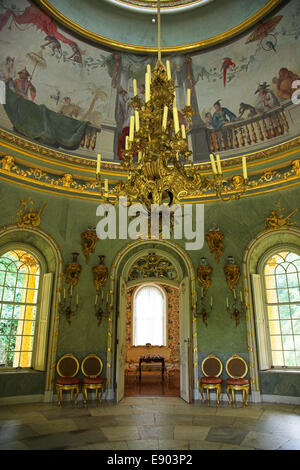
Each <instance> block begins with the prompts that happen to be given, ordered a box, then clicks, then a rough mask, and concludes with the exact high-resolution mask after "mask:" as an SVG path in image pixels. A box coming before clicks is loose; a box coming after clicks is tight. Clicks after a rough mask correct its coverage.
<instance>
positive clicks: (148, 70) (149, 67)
mask: <svg viewBox="0 0 300 470" xmlns="http://www.w3.org/2000/svg"><path fill="white" fill-rule="evenodd" d="M147 73H148V74H149V77H150V78H151V65H150V64H147Z"/></svg>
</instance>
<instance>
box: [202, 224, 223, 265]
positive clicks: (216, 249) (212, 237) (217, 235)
mask: <svg viewBox="0 0 300 470" xmlns="http://www.w3.org/2000/svg"><path fill="white" fill-rule="evenodd" d="M205 239H206V241H207V244H208V246H209V249H210V252H211V253H216V261H217V263H218V262H219V259H220V256H221V254H222V253H223V249H224V234H223V233H222V232H220V229H219V227H218V226H217V225H216V224H213V226H212V228H211V229H209V231H208V233H207V234H206V235H205Z"/></svg>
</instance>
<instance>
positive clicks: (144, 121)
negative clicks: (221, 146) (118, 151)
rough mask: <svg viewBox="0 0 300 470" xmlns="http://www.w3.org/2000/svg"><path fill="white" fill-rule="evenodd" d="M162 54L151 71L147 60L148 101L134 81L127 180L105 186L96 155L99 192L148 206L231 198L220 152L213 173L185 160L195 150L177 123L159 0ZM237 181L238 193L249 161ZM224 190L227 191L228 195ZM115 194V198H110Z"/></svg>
mask: <svg viewBox="0 0 300 470" xmlns="http://www.w3.org/2000/svg"><path fill="white" fill-rule="evenodd" d="M157 18H158V59H157V62H156V65H155V68H154V70H153V72H152V71H151V67H150V65H147V72H146V74H145V100H144V101H142V100H141V98H140V97H139V96H138V92H137V81H136V79H134V80H133V91H134V97H133V99H132V100H131V103H130V105H131V106H132V108H133V110H134V114H133V115H132V116H131V117H130V130H129V136H127V137H126V145H125V149H124V150H123V152H122V157H123V160H122V162H121V164H122V166H123V167H124V168H125V169H126V170H127V172H128V179H127V180H126V181H123V180H122V181H118V182H117V183H116V184H115V185H114V187H113V188H110V191H108V180H104V188H103V187H102V185H101V174H100V168H101V156H100V155H98V160H97V173H96V181H97V186H98V187H99V188H100V194H101V196H103V197H104V198H105V199H106V201H108V200H109V201H110V202H114V200H115V201H116V199H117V198H118V197H120V196H124V197H126V198H127V201H128V202H129V203H132V202H137V201H139V202H141V203H142V204H143V205H144V206H145V208H146V209H147V210H148V211H150V208H151V205H152V204H157V205H158V206H160V205H161V204H168V205H169V206H171V205H172V204H173V203H176V202H178V201H179V200H180V199H183V198H184V197H186V196H188V195H189V194H191V193H195V191H199V190H200V191H201V192H202V190H204V189H205V190H214V191H215V192H216V195H217V196H218V197H220V198H221V199H222V200H229V199H230V197H228V193H227V194H226V187H225V188H224V184H225V183H228V182H227V180H225V179H224V177H223V175H222V170H221V164H220V159H219V156H217V160H216V161H215V159H214V156H213V155H210V159H211V165H212V170H213V175H214V176H213V178H207V177H206V176H203V175H200V173H199V171H197V170H196V169H195V167H194V164H193V163H192V162H190V163H189V165H187V164H186V163H187V162H188V161H189V159H190V157H191V155H192V152H191V151H190V150H189V147H188V141H187V137H186V128H185V125H184V124H181V125H180V124H179V116H178V109H177V104H176V92H175V88H176V87H175V83H174V81H173V79H172V76H171V67H170V62H169V61H166V66H165V65H164V63H163V62H162V60H161V46H160V30H161V21H160V0H158V1H157ZM181 112H182V114H183V116H184V117H185V119H186V122H187V123H188V129H189V130H191V128H192V116H193V114H194V113H193V110H192V107H191V90H190V89H187V100H186V106H185V108H184V109H183V110H181ZM236 178H240V180H239V184H238V186H239V195H235V197H236V198H237V197H240V194H241V193H243V192H245V190H246V188H247V184H248V179H247V169H246V161H245V160H243V176H237V177H236ZM224 189H225V195H224ZM110 197H112V199H110Z"/></svg>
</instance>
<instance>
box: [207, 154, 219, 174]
mask: <svg viewBox="0 0 300 470" xmlns="http://www.w3.org/2000/svg"><path fill="white" fill-rule="evenodd" d="M209 158H210V162H211V167H212V171H213V174H214V175H216V174H217V168H216V163H215V159H214V156H213V154H212V153H211V154H210V156H209Z"/></svg>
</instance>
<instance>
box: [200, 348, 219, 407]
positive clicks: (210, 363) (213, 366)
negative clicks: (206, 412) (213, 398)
mask: <svg viewBox="0 0 300 470" xmlns="http://www.w3.org/2000/svg"><path fill="white" fill-rule="evenodd" d="M201 370H202V372H203V374H204V377H202V378H201V379H200V393H201V396H202V402H204V395H203V390H206V394H207V400H208V404H210V390H213V389H216V393H217V406H219V405H220V395H221V388H222V382H223V380H222V379H221V378H220V375H221V374H222V371H223V364H222V362H221V360H220V359H219V358H218V357H217V356H215V355H214V354H209V355H208V356H207V357H206V358H205V359H203V361H202V364H201Z"/></svg>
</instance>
